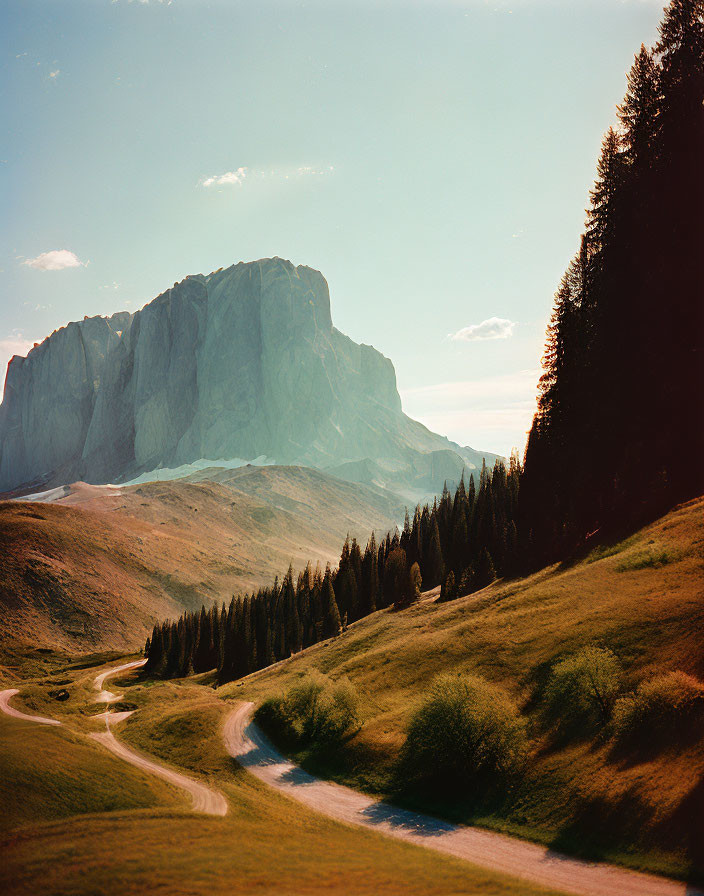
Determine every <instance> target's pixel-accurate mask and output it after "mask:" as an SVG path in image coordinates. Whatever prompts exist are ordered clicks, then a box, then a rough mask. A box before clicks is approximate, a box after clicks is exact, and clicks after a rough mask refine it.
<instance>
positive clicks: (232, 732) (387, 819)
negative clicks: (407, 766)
mask: <svg viewBox="0 0 704 896" xmlns="http://www.w3.org/2000/svg"><path fill="white" fill-rule="evenodd" d="M252 709H253V704H252V703H245V704H242V705H241V706H239V707H238V708H237V709H235V710H234V712H233V713H232V714H231V715H230V716H229V717H228V719H227V721H226V722H225V728H224V732H223V734H224V738H225V746H226V748H227V750H228V752H229V754H230V755H231V756H233V757H234V758H235V759H236V760H237V761H238V762H239V763H240V764H241V765H242V766H244V767H245V768H246V769H247V770H248V771H250V772H251V773H252V774H253V775H255V776H256V777H257V778H259V779H260V780H261V781H263V782H264V783H266V784H268V785H270V786H271V787H275V788H276V789H277V790H281V791H283V792H284V793H286V794H287V795H288V796H290V797H293V799H296V800H298V801H299V802H301V803H304V804H305V805H306V806H308V807H309V808H311V809H314V810H315V811H317V812H320V813H322V814H323V815H327V816H329V817H330V818H334V819H337V820H338V821H343V822H346V823H348V824H356V825H363V826H364V827H368V828H372V829H373V830H376V831H379V832H380V833H383V834H387V835H389V836H391V837H397V838H399V839H402V840H409V841H411V842H412V843H417V844H420V845H421V846H425V847H428V848H429V849H434V850H437V851H438V852H444V853H448V854H450V855H452V856H456V857H457V858H460V859H466V860H467V861H469V862H472V863H473V864H474V865H478V866H480V867H482V868H488V869H491V870H492V871H499V872H503V873H505V874H509V875H512V876H513V877H519V878H523V879H524V880H528V881H531V882H533V883H536V884H539V885H542V886H545V887H552V888H554V889H556V890H560V891H562V892H564V893H573V894H576V896H685V894H686V896H704V894H703V893H702V891H701V890H698V889H696V888H695V887H692V886H688V885H687V884H683V883H679V882H676V881H670V880H667V879H665V878H659V877H654V876H651V875H646V874H638V873H636V872H631V871H626V870H625V869H621V868H616V867H614V866H611V865H604V864H598V863H591V862H584V861H580V860H579V859H571V858H569V857H567V856H562V855H560V854H558V853H554V852H552V851H551V850H550V849H548V848H547V847H545V846H540V845H538V844H535V843H528V842H526V841H524V840H516V839H513V838H511V837H507V836H504V835H502V834H495V833H492V832H491V831H483V830H480V829H478V828H470V827H461V826H457V825H453V824H449V823H448V822H443V821H439V820H438V819H436V818H431V817H430V816H427V815H420V814H417V813H414V812H409V811H406V810H404V809H398V808H395V807H393V806H391V805H389V804H387V803H383V802H379V801H377V800H374V799H372V798H371V797H368V796H365V795H364V794H362V793H358V792H357V791H355V790H351V789H350V788H348V787H341V786H340V785H338V784H333V783H330V782H327V781H321V780H319V779H318V778H314V777H313V776H312V775H309V774H308V773H307V772H305V771H303V770H302V769H300V768H298V766H296V765H294V764H293V763H292V762H289V761H288V760H287V759H285V758H284V757H283V756H281V755H280V754H279V753H278V752H277V751H276V750H275V749H274V747H273V746H272V745H271V744H270V743H269V741H268V740H267V739H266V738H265V737H264V735H263V734H262V733H261V732H260V731H259V730H258V728H257V727H256V726H255V725H254V724H253V723H252V721H251V716H252Z"/></svg>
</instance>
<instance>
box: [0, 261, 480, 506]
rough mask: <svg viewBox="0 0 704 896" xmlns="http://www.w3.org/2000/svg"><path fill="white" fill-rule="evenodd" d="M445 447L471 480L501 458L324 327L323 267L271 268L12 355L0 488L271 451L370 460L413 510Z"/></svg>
mask: <svg viewBox="0 0 704 896" xmlns="http://www.w3.org/2000/svg"><path fill="white" fill-rule="evenodd" d="M448 450H450V451H453V452H455V454H456V455H457V457H458V458H459V460H458V462H457V463H456V464H455V467H458V466H466V467H467V468H468V469H469V470H470V471H471V470H473V469H475V468H478V466H479V465H480V464H481V460H482V458H483V457H486V459H487V462H488V463H492V462H493V460H494V459H495V458H496V457H497V455H495V454H490V453H479V452H475V451H473V449H470V448H461V447H460V446H459V445H456V444H455V443H453V442H450V441H449V440H448V439H446V438H445V437H443V436H439V435H437V434H435V433H433V432H431V431H430V430H429V429H427V428H426V427H425V426H423V425H422V424H421V423H418V422H417V421H415V420H412V419H411V418H410V417H407V416H406V415H405V414H404V413H403V410H402V406H401V398H400V396H399V394H398V390H397V386H396V374H395V370H394V367H393V363H392V362H391V360H390V359H389V358H387V357H385V356H384V355H383V354H381V353H380V352H379V351H377V350H376V349H375V348H373V347H372V346H370V345H366V344H364V343H361V344H358V343H355V342H353V341H352V340H351V339H350V338H349V337H347V336H346V335H345V334H343V333H341V332H340V331H339V330H337V328H335V327H334V326H333V322H332V315H331V309H330V295H329V289H328V285H327V282H326V280H325V278H324V277H323V275H322V274H321V273H320V272H319V271H315V270H314V269H312V268H309V267H306V266H304V265H299V266H298V267H296V266H294V265H293V264H292V263H291V262H288V261H284V260H282V259H280V258H272V259H261V260H259V261H256V262H246V263H245V262H240V263H238V264H236V265H232V266H230V267H229V268H221V269H219V270H217V271H214V272H213V273H211V274H208V275H203V274H196V275H190V276H188V277H186V278H185V279H184V280H182V281H180V282H179V283H175V284H174V286H173V287H172V288H171V289H169V290H166V291H165V292H163V293H161V294H160V295H159V296H157V297H156V298H155V299H153V300H152V301H151V302H149V303H147V304H146V305H145V306H144V307H143V308H142V309H140V310H139V311H136V312H134V313H129V312H117V313H116V314H114V315H111V316H110V317H92V318H88V317H86V318H84V319H83V320H82V321H79V322H72V323H70V324H68V325H67V326H66V327H63V328H61V329H59V330H56V331H54V333H52V334H51V336H49V337H47V339H45V340H44V341H43V342H42V343H40V344H39V345H37V346H36V347H35V348H34V349H32V350H31V351H30V352H29V354H28V356H27V357H26V358H18V357H15V358H13V359H12V360H11V362H10V364H9V365H8V372H7V379H6V386H5V394H4V398H3V402H2V405H0V491H3V492H7V491H10V490H12V489H17V488H27V487H32V486H38V485H41V486H44V487H50V486H56V485H59V484H64V483H66V482H71V481H76V480H85V481H87V482H93V483H105V482H120V481H125V480H129V479H132V478H135V477H136V476H139V475H141V474H144V473H145V472H148V471H149V470H156V469H159V468H163V467H178V466H180V465H182V464H188V463H193V462H195V461H198V460H200V459H202V458H216V459H218V458H219V459H222V460H228V459H231V458H235V457H239V458H242V459H243V460H252V459H254V458H257V457H260V456H262V455H266V456H267V457H269V458H271V459H273V460H275V462H276V463H277V464H302V465H305V466H312V467H317V468H319V469H324V470H325V469H330V470H333V469H336V468H337V469H339V470H340V471H341V475H342V478H346V477H345V475H344V472H345V465H347V464H358V463H359V462H362V461H365V460H369V461H371V462H373V463H374V464H375V465H377V466H378V467H380V468H381V469H383V470H386V471H391V472H392V473H393V476H391V480H393V481H394V482H395V487H396V489H397V490H400V492H404V493H405V492H408V494H405V496H406V497H407V498H409V500H413V499H414V498H417V497H420V496H421V494H422V493H423V492H424V491H425V492H426V493H428V494H430V493H432V492H433V491H438V490H439V488H440V487H441V483H439V482H438V483H434V482H432V483H431V482H430V481H427V477H426V479H423V476H420V477H419V476H418V474H417V469H416V468H417V467H418V464H419V459H420V458H421V457H422V456H423V455H427V454H429V453H431V452H435V451H448ZM423 463H424V462H423ZM423 463H421V466H422V465H423ZM430 466H431V467H432V466H433V465H432V464H431V465H430ZM455 472H456V471H455ZM406 474H407V475H406ZM358 475H359V469H355V470H354V477H355V478H354V479H353V481H358V480H357V478H356V477H357V476H358ZM383 478H384V477H382V479H383ZM421 480H422V482H421ZM367 481H370V480H369V479H368V480H367ZM376 484H380V485H382V486H383V487H386V484H385V482H381V481H378V482H377V483H376ZM419 489H420V492H419Z"/></svg>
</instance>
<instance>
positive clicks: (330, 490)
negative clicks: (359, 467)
mask: <svg viewBox="0 0 704 896" xmlns="http://www.w3.org/2000/svg"><path fill="white" fill-rule="evenodd" d="M212 475H213V477H214V479H213V481H209V480H208V479H207V473H201V474H199V480H200V481H184V480H177V481H172V482H153V483H147V484H143V485H139V486H131V487H126V488H121V489H101V488H99V487H94V486H87V485H85V484H78V485H77V486H74V487H72V491H71V494H70V495H68V496H67V497H65V498H62V499H61V500H60V501H58V502H55V503H25V502H2V503H0V568H1V574H0V605H1V606H2V613H0V644H1V643H2V642H5V643H7V642H8V641H21V642H24V643H29V644H32V645H33V646H41V647H57V648H62V649H69V650H80V651H83V652H85V651H86V650H93V649H100V648H111V649H121V648H122V649H133V648H134V647H136V646H138V645H141V644H143V642H144V638H145V637H146V634H147V633H148V631H149V630H150V629H151V626H152V624H153V622H154V620H155V619H164V618H167V617H169V616H177V615H179V614H180V613H181V612H182V611H183V609H184V608H189V609H193V608H196V607H199V606H200V605H201V603H205V604H206V606H208V605H210V604H211V603H212V602H213V601H222V600H229V599H230V597H231V596H232V594H233V593H236V592H239V591H242V590H245V589H252V588H255V587H258V586H259V585H262V584H265V583H270V582H271V581H272V580H273V578H274V576H275V575H279V576H281V575H283V573H284V572H285V571H286V569H287V567H288V564H289V563H290V562H293V564H294V566H295V567H296V568H301V567H302V566H303V565H304V564H305V562H306V561H307V560H309V559H312V560H313V561H314V562H315V561H320V562H321V563H322V564H323V565H324V564H325V563H326V562H327V561H335V559H336V558H337V557H338V556H339V551H340V547H341V545H342V543H343V541H344V539H345V536H346V535H347V533H348V532H349V533H350V534H351V535H356V536H357V537H358V538H360V539H365V538H367V537H368V535H369V534H370V532H371V531H372V529H376V530H377V531H386V530H387V529H388V528H389V527H392V526H393V525H395V523H396V522H397V520H398V518H399V515H400V514H401V513H402V508H401V507H400V506H399V505H398V503H397V501H396V499H394V498H390V497H389V496H388V494H385V493H383V492H381V491H380V490H375V489H372V488H366V487H364V486H359V485H353V484H351V483H346V482H341V481H340V480H338V479H334V478H333V477H331V476H326V475H325V474H323V473H320V472H319V471H316V470H311V469H305V468H301V467H245V468H242V469H241V470H231V471H213V473H212Z"/></svg>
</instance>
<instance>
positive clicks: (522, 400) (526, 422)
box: [401, 368, 540, 455]
mask: <svg viewBox="0 0 704 896" xmlns="http://www.w3.org/2000/svg"><path fill="white" fill-rule="evenodd" d="M539 376H540V370H539V369H537V368H536V369H530V370H519V371H516V372H514V373H508V374H502V375H500V376H492V377H485V378H482V379H477V380H462V381H458V382H448V383H437V384H434V385H431V386H420V387H417V388H413V389H402V390H401V398H402V399H403V407H404V410H405V411H406V413H407V414H410V416H411V417H414V418H415V419H417V420H420V421H421V422H422V423H425V425H426V426H428V427H430V429H433V430H435V432H440V433H443V434H444V435H447V436H449V438H451V439H453V440H454V441H456V442H459V443H460V444H461V445H471V446H472V447H473V448H479V449H484V450H486V451H497V452H499V453H501V454H504V455H508V454H509V452H510V450H511V448H512V447H514V446H516V447H518V448H519V449H521V450H522V449H523V446H524V445H525V440H526V433H527V432H528V429H529V428H530V424H531V420H532V419H533V415H534V413H535V407H536V395H537V388H536V387H537V383H538V378H539Z"/></svg>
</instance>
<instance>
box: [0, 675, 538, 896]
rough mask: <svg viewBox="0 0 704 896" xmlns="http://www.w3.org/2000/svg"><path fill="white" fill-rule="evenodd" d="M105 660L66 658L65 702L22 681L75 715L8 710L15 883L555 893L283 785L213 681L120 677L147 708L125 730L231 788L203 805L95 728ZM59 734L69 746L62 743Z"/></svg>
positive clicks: (9, 845) (6, 834)
mask: <svg viewBox="0 0 704 896" xmlns="http://www.w3.org/2000/svg"><path fill="white" fill-rule="evenodd" d="M104 668H107V667H104ZM97 671H99V669H90V670H81V669H79V668H77V667H69V668H68V669H65V670H64V669H61V670H60V671H57V673H56V674H55V675H54V676H53V678H57V677H58V676H59V674H61V675H62V677H63V676H65V678H66V688H67V690H68V691H69V694H70V697H69V699H68V700H67V701H65V702H63V703H57V702H56V701H53V700H51V698H50V697H49V696H48V694H47V688H48V687H51V684H50V683H49V682H47V681H46V680H41V681H38V682H35V683H31V682H28V683H27V685H26V687H23V689H22V696H21V697H18V698H17V700H18V706H22V707H27V706H29V707H32V706H39V707H41V708H42V709H43V710H44V711H45V712H47V713H49V712H51V711H52V709H53V715H55V716H56V717H58V718H60V719H61V720H62V722H63V725H64V728H56V729H47V728H43V727H41V726H30V725H28V724H27V723H24V722H21V721H17V720H14V719H3V718H2V717H0V736H1V737H2V743H3V749H2V751H0V758H1V761H2V779H3V782H5V783H4V784H3V787H2V790H0V796H1V797H2V798H3V806H5V805H9V807H10V812H9V813H8V818H6V819H4V823H3V826H2V827H1V828H0V854H2V862H0V890H1V891H2V892H3V894H31V896H39V894H47V896H48V894H51V896H55V894H58V893H66V894H68V893H70V894H71V896H95V894H98V893H100V894H108V893H110V894H120V896H132V894H135V896H136V894H144V893H150V894H160V896H167V894H168V896H178V894H188V896H216V894H222V896H226V894H228V896H229V894H237V893H243V894H244V893H254V892H256V893H260V894H263V896H269V894H270V896H274V894H275V896H281V894H285V896H293V894H296V896H299V894H321V896H322V894H326V896H327V894H339V896H346V894H349V893H355V894H362V896H376V894H380V896H406V894H410V896H446V894H448V893H456V894H467V896H470V894H482V896H538V894H541V893H546V892H547V891H544V890H542V889H540V888H538V887H534V886H531V885H529V884H525V883H524V882H521V881H516V880H512V879H510V878H506V877H503V876H501V875H497V874H494V873H491V872H486V871H482V870H481V869H477V868H474V867H473V866H471V865H468V864H466V863H463V862H460V861H458V860H455V859H452V858H449V857H444V856H441V855H437V854H435V853H433V852H431V851H430V850H425V849H421V848H419V847H415V846H412V845H410V844H404V843H398V842H396V841H394V840H391V839H389V838H386V837H383V836H380V835H378V834H376V833H374V832H373V831H364V830H361V829H356V828H350V827H347V826H345V825H341V824H338V823H335V822H333V821H330V820H328V819H326V818H323V817H321V816H319V815H317V814H315V813H312V812H309V811H308V810H306V809H304V808H303V807H301V806H300V805H299V804H298V803H294V802H293V801H291V800H287V799H285V798H283V797H281V796H280V795H278V794H277V793H275V792H273V791H272V790H270V789H269V788H267V787H265V786H263V785H262V784H260V783H259V782H258V781H257V780H256V779H255V778H254V777H253V776H251V775H250V774H249V773H247V772H246V771H244V770H243V769H241V768H240V767H239V766H238V765H237V764H236V763H235V762H233V761H232V760H231V759H230V757H229V756H227V754H226V751H225V747H224V742H223V739H222V735H221V726H222V721H223V718H224V716H225V715H226V714H227V713H229V711H230V706H228V705H227V704H226V703H224V702H223V701H221V700H219V699H218V697H217V695H216V693H215V691H214V690H213V689H212V688H210V687H203V686H201V685H198V684H195V683H194V682H192V681H186V682H179V683H171V682H169V683H164V684H159V683H154V682H146V683H145V684H139V683H138V684H131V683H130V681H129V680H124V679H123V680H120V681H119V682H118V681H117V680H116V681H115V683H114V684H115V686H116V689H119V691H120V692H121V693H122V694H123V695H124V699H125V701H127V702H128V703H130V705H133V706H135V707H137V711H136V712H135V714H134V715H133V716H132V717H130V718H129V719H128V720H127V722H126V723H123V724H121V725H120V726H119V728H118V736H119V737H120V738H121V739H124V740H125V741H126V742H127V743H128V744H129V745H130V746H132V747H133V748H136V749H138V750H140V751H142V752H144V753H146V754H148V755H150V756H152V757H157V758H158V759H159V760H160V761H163V762H165V763H167V764H169V765H171V766H173V767H174V768H177V769H179V770H182V771H185V772H186V773H187V774H189V775H192V776H193V777H197V778H199V779H200V780H204V781H207V783H208V784H209V785H210V786H212V787H214V788H216V789H217V790H218V791H220V792H222V793H223V794H224V795H225V796H226V798H227V801H228V804H229V812H228V814H227V816H225V817H224V818H216V817H208V816H204V815H195V814H193V813H192V812H190V811H189V808H188V800H187V799H184V797H183V796H182V794H180V793H179V792H177V791H174V790H171V789H170V788H168V787H167V786H166V785H164V784H162V782H160V781H159V780H157V779H153V778H152V779H149V778H145V777H144V776H143V775H142V773H140V772H138V771H137V770H135V769H133V768H132V767H131V766H129V765H125V764H124V763H121V762H119V761H118V760H117V759H115V758H114V757H113V756H112V755H111V754H110V753H108V752H106V751H101V749H100V747H99V746H98V745H97V744H96V743H95V742H94V741H92V740H91V739H90V738H89V737H88V732H89V731H90V730H93V729H95V727H96V724H95V723H94V722H91V720H90V719H89V713H92V712H94V711H95V709H96V707H95V704H93V703H92V702H91V701H92V700H94V698H95V690H94V688H93V686H92V682H93V680H94V677H95V674H96V672H97ZM133 680H134V679H133ZM54 684H55V682H54ZM118 686H119V687H118ZM25 693H27V696H26V697H24V696H23V695H24V694H25ZM59 744H60V746H61V751H62V753H61V756H63V759H61V758H60V757H58V756H57V745H59ZM56 782H60V783H61V790H60V792H56V787H55V784H56ZM8 793H9V794H10V798H11V802H9V803H6V802H5V799H6V797H8Z"/></svg>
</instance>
